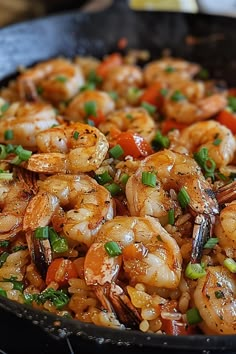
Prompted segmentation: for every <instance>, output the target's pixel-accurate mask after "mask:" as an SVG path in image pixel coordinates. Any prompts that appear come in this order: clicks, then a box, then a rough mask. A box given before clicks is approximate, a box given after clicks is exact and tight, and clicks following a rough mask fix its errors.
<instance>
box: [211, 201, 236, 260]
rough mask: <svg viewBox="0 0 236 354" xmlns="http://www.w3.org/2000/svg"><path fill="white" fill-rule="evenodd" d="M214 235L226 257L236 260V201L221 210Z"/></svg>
mask: <svg viewBox="0 0 236 354" xmlns="http://www.w3.org/2000/svg"><path fill="white" fill-rule="evenodd" d="M214 233H215V236H216V237H217V238H218V239H219V245H220V246H221V247H222V248H223V249H224V251H225V253H226V255H227V256H228V257H231V258H236V201H233V202H231V203H230V204H228V205H226V206H225V207H224V208H223V209H222V210H221V212H220V215H219V216H218V217H217V218H216V223H215V226H214Z"/></svg>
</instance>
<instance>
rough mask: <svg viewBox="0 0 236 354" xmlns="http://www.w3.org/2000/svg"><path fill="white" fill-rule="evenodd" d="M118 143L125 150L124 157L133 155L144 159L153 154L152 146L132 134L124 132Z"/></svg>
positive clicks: (119, 136)
mask: <svg viewBox="0 0 236 354" xmlns="http://www.w3.org/2000/svg"><path fill="white" fill-rule="evenodd" d="M116 143H117V144H119V145H120V146H121V147H122V149H123V150H124V155H125V156H127V155H131V156H133V157H136V158H138V157H144V156H148V155H150V154H152V153H153V150H152V148H151V146H150V145H149V144H148V143H147V142H146V140H145V139H144V138H143V137H142V136H140V135H138V134H136V133H132V132H128V131H127V132H122V133H120V135H118V137H117V139H116Z"/></svg>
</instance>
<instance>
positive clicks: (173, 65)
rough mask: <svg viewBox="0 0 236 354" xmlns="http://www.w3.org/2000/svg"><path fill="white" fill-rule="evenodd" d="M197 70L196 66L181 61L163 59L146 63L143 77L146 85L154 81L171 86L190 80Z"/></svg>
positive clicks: (198, 67)
mask: <svg viewBox="0 0 236 354" xmlns="http://www.w3.org/2000/svg"><path fill="white" fill-rule="evenodd" d="M199 70H200V66H199V65H198V64H195V63H191V62H189V61H185V60H182V59H174V58H163V59H159V60H156V61H152V62H150V63H148V64H147V65H146V66H145V68H144V72H143V75H144V80H145V83H146V84H147V85H151V84H152V83H154V82H156V81H159V82H162V83H166V84H171V83H177V82H180V81H182V80H187V79H191V78H192V77H193V76H194V75H195V74H197V73H198V71H199Z"/></svg>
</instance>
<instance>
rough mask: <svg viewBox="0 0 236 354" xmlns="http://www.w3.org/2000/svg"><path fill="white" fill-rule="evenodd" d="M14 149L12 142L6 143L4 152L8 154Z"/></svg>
mask: <svg viewBox="0 0 236 354" xmlns="http://www.w3.org/2000/svg"><path fill="white" fill-rule="evenodd" d="M14 151H15V146H14V145H12V144H7V145H6V152H7V154H10V153H11V152H14Z"/></svg>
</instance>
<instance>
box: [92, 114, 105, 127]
mask: <svg viewBox="0 0 236 354" xmlns="http://www.w3.org/2000/svg"><path fill="white" fill-rule="evenodd" d="M88 119H89V120H91V121H93V123H94V125H95V127H98V126H99V124H100V123H103V122H104V121H105V116H104V114H103V113H102V112H98V114H97V115H96V116H89V117H88Z"/></svg>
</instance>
